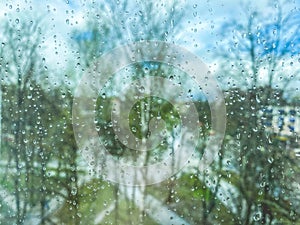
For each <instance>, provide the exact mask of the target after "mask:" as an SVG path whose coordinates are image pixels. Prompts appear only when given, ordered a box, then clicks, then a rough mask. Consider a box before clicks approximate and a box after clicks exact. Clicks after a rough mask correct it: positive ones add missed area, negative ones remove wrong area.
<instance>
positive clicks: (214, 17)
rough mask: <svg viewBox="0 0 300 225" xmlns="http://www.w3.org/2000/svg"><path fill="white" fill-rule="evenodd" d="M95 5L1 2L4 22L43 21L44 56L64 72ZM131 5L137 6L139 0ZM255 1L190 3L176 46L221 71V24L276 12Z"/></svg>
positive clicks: (71, 0) (82, 1) (69, 0)
mask: <svg viewBox="0 0 300 225" xmlns="http://www.w3.org/2000/svg"><path fill="white" fill-rule="evenodd" d="M91 2H92V1H91V0H43V1H41V0H31V1H30V0H27V1H25V0H17V1H13V0H6V1H5V0H4V1H1V3H0V19H1V20H3V19H5V18H12V20H13V21H14V20H15V18H24V14H25V15H26V17H31V18H37V17H39V16H40V17H41V18H43V19H42V22H43V24H44V25H45V26H46V27H45V29H44V33H43V36H44V38H45V43H44V46H43V47H44V50H42V51H43V52H42V54H43V55H44V56H45V58H46V61H47V63H48V64H49V68H50V67H51V65H52V67H53V70H58V71H62V70H66V69H68V67H72V63H74V62H73V59H74V58H75V56H73V55H72V54H73V53H72V49H70V44H69V43H70V41H71V40H70V34H71V32H72V30H74V29H81V28H83V27H84V24H85V22H86V20H87V19H88V18H89V17H92V16H93V15H91V14H90V12H91V11H90V10H89V5H90V3H91ZM95 2H97V1H95ZM120 2H122V1H120ZM130 2H131V3H132V4H136V3H135V1H130ZM158 2H159V1H158ZM165 2H168V1H165ZM182 2H184V1H182ZM253 2H254V1H252V5H249V4H246V1H238V0H221V1H219V0H206V1H200V0H198V1H196V0H192V1H188V0H186V2H185V4H186V5H187V7H186V14H185V17H184V18H183V24H184V25H183V29H182V30H181V32H180V34H179V35H177V36H176V37H175V38H174V41H175V43H176V44H178V45H182V46H184V47H185V48H187V49H188V50H190V51H192V52H193V53H195V54H197V55H198V56H199V57H200V58H202V59H203V61H204V62H205V63H207V64H208V65H209V66H211V68H212V70H214V69H217V67H218V65H217V63H216V62H215V60H214V57H213V54H212V53H211V52H212V51H213V48H215V47H216V42H218V41H219V39H220V33H219V32H220V30H219V26H220V24H222V23H224V22H226V21H228V20H230V19H232V18H236V19H238V20H240V21H243V20H245V19H246V17H245V16H244V13H243V11H242V10H243V6H244V8H249V7H252V8H256V9H258V10H260V11H262V12H263V13H266V14H268V13H269V12H270V11H271V10H272V7H267V6H268V4H269V5H270V4H271V5H275V4H276V3H273V2H274V1H268V0H262V1H256V3H255V2H254V3H253ZM299 6H300V0H297V1H295V2H294V3H291V4H285V7H286V10H290V9H292V8H294V7H298V8H299ZM158 13H159V12H158ZM53 65H54V66H53ZM298 66H299V64H298Z"/></svg>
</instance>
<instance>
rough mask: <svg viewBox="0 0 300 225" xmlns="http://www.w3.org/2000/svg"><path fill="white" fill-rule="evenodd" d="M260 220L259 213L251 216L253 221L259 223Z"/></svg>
mask: <svg viewBox="0 0 300 225" xmlns="http://www.w3.org/2000/svg"><path fill="white" fill-rule="evenodd" d="M260 218H261V214H260V213H255V214H254V216H253V220H254V221H259V220H260Z"/></svg>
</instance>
